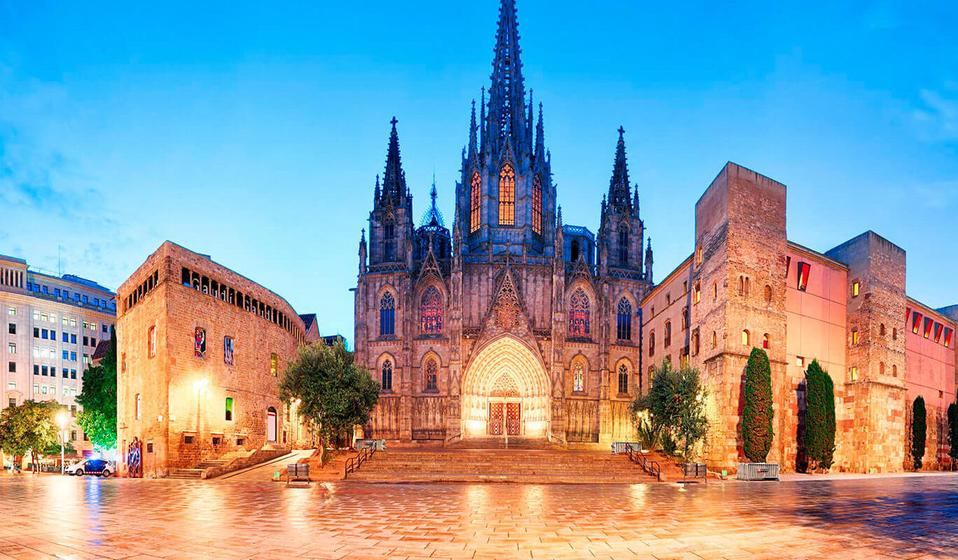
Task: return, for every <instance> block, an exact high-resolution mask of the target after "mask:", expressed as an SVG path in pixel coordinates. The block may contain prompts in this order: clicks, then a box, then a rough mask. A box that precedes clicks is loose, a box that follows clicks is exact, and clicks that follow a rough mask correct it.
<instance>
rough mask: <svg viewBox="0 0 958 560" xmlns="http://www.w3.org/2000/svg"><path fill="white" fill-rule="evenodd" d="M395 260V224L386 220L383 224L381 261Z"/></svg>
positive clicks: (391, 220)
mask: <svg viewBox="0 0 958 560" xmlns="http://www.w3.org/2000/svg"><path fill="white" fill-rule="evenodd" d="M395 258H396V222H394V221H393V219H392V218H387V219H386V222H385V223H384V224H383V260H384V261H387V262H389V261H392V260H394V259H395Z"/></svg>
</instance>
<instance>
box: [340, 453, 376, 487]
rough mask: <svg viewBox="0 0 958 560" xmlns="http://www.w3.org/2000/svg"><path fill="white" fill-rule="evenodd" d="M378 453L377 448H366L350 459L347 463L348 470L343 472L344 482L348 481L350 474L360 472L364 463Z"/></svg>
mask: <svg viewBox="0 0 958 560" xmlns="http://www.w3.org/2000/svg"><path fill="white" fill-rule="evenodd" d="M375 453H376V446H375V445H374V446H372V447H364V448H363V449H360V450H359V453H357V454H356V456H355V457H350V458H349V460H347V461H346V468H345V469H344V472H343V480H346V479H347V478H348V477H349V473H351V472H356V471H358V470H359V467H361V466H363V463H365V462H366V461H368V460H369V459H371V458H372V456H373V455H374V454H375Z"/></svg>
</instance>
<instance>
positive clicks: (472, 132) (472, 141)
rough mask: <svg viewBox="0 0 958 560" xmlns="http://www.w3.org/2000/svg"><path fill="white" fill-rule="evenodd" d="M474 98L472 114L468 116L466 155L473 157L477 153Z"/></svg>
mask: <svg viewBox="0 0 958 560" xmlns="http://www.w3.org/2000/svg"><path fill="white" fill-rule="evenodd" d="M476 131H477V128H476V100H475V99H473V100H472V115H471V116H470V117H469V153H468V157H470V158H471V157H473V156H474V155H476V154H477V153H478V150H479V144H478V141H477V138H476Z"/></svg>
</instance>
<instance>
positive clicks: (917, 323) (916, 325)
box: [911, 313, 921, 334]
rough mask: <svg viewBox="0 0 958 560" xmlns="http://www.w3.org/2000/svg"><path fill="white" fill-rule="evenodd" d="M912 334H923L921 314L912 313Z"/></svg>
mask: <svg viewBox="0 0 958 560" xmlns="http://www.w3.org/2000/svg"><path fill="white" fill-rule="evenodd" d="M911 332H912V333H914V334H918V333H919V332H921V313H912V315H911Z"/></svg>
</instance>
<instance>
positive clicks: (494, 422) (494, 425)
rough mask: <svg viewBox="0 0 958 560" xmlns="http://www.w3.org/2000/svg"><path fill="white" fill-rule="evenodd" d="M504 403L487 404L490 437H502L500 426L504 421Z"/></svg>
mask: <svg viewBox="0 0 958 560" xmlns="http://www.w3.org/2000/svg"><path fill="white" fill-rule="evenodd" d="M504 404H505V403H501V402H494V403H489V435H490V436H501V435H502V425H503V420H504V419H505V417H504V415H503V413H502V409H503V405H504Z"/></svg>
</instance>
